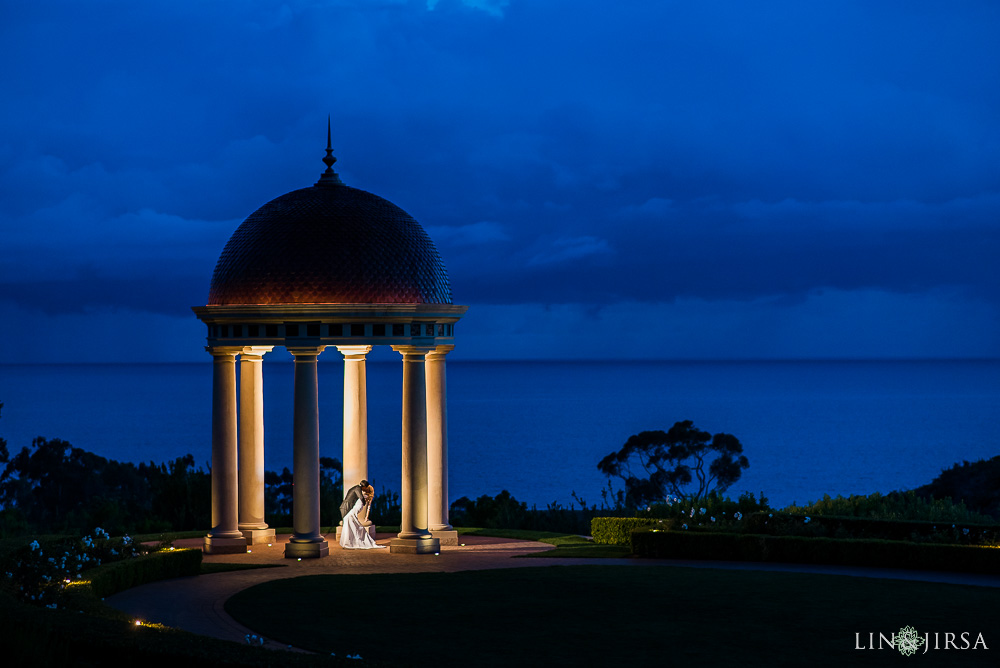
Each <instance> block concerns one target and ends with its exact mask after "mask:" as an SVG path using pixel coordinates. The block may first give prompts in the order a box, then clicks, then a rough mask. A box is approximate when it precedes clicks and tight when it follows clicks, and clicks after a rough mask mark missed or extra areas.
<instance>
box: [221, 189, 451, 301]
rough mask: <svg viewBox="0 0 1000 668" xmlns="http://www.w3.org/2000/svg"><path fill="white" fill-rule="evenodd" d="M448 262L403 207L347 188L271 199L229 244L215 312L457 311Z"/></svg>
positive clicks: (321, 190) (250, 218)
mask: <svg viewBox="0 0 1000 668" xmlns="http://www.w3.org/2000/svg"><path fill="white" fill-rule="evenodd" d="M451 303H452V301H451V286H450V284H449V282H448V275H447V273H446V271H445V268H444V263H442V261H441V257H440V256H439V255H438V252H437V249H435V248H434V244H433V242H431V240H430V238H429V237H428V236H427V233H426V232H424V230H423V228H421V227H420V225H419V223H417V221H415V220H414V219H413V218H411V217H410V215H409V214H407V213H406V212H405V211H403V210H402V209H400V208H399V207H398V206H396V205H395V204H392V203H391V202H389V201H387V200H385V199H382V198H381V197H378V196H377V195H373V194H371V193H369V192H365V191H364V190H359V189H357V188H351V187H349V186H345V185H342V184H339V183H338V184H336V185H332V184H323V183H321V184H317V185H315V186H312V187H310V188H303V189H301V190H294V191H292V192H290V193H287V194H285V195H282V196H281V197H278V198H277V199H274V200H271V201H270V202H268V203H267V204H265V205H264V206H262V207H261V208H259V209H257V211H255V212H254V213H252V214H251V215H250V217H249V218H247V219H246V220H245V221H244V222H243V224H242V225H240V226H239V228H238V229H237V230H236V232H234V233H233V236H232V237H231V238H230V239H229V242H228V243H227V244H226V247H225V249H223V251H222V255H221V256H220V257H219V262H218V264H216V266H215V273H214V274H213V275H212V286H211V288H210V289H209V294H208V304H209V305H219V306H226V305H236V304H267V305H270V304H451Z"/></svg>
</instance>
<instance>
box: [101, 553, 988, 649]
mask: <svg viewBox="0 0 1000 668" xmlns="http://www.w3.org/2000/svg"><path fill="white" fill-rule="evenodd" d="M288 538H289V537H288V536H287V535H285V536H278V542H276V543H274V544H273V545H271V546H270V547H268V546H266V545H255V546H254V547H253V552H252V553H249V554H228V555H215V556H213V555H205V557H204V561H205V563H256V564H275V565H278V566H281V567H279V568H256V569H251V570H243V571H229V572H225V573H215V574H212V575H202V576H198V577H188V578H177V579H174V580H164V581H161V582H154V583H151V584H148V585H143V586H141V587H135V588H133V589H129V590H126V591H123V592H121V593H119V594H116V595H115V596H111V597H109V598H108V599H107V601H106V603H108V604H109V605H111V606H113V607H115V608H117V609H119V610H122V611H123V612H126V613H128V614H129V615H133V616H134V617H136V618H137V619H141V620H144V621H149V622H158V623H161V624H165V625H167V626H171V627H174V628H180V629H184V630H186V631H191V632H192V633H197V634H200V635H205V636H212V637H215V638H222V639H224V640H233V641H236V642H245V637H246V635H247V634H252V633H254V631H252V630H251V629H248V628H246V627H244V626H242V625H240V624H239V623H237V622H236V620H234V619H233V618H232V617H230V616H229V615H228V614H226V611H225V609H224V605H225V602H226V600H227V599H229V597H230V596H232V595H233V594H235V593H236V592H239V591H242V590H243V589H246V588H247V587H252V586H253V585H256V584H260V583H261V582H267V581H270V580H279V579H283V578H295V577H299V576H302V575H319V574H341V573H342V574H354V575H357V574H369V575H376V574H379V573H442V572H444V573H451V572H455V571H469V570H486V569H493V568H530V567H539V566H555V565H579V566H582V565H603V566H614V565H633V566H634V565H660V566H675V567H689V568H725V569H733V570H756V571H783V572H797V573H819V574H829V575H850V576H855V577H873V578H888V579H902V580H921V581H928V582H942V583H950V584H963V585H975V586H986V587H1000V575H967V574H961V573H940V572H930V571H908V570H890V569H880V568H851V567H842V566H814V565H806V564H770V563H748V562H726V561H681V560H670V559H575V558H544V559H514V557H517V556H520V555H525V554H531V553H533V552H541V551H545V550H550V549H553V547H552V546H551V545H548V544H546V543H538V542H534V541H523V540H512V539H508V538H490V537H485V536H460V537H459V540H461V541H465V544H464V545H462V546H457V547H449V546H444V547H442V548H441V552H440V554H439V555H408V554H391V555H390V554H389V550H388V549H380V550H345V549H342V548H341V547H340V545H338V544H337V543H336V542H335V541H331V542H330V556H328V557H324V558H322V559H303V560H302V561H293V560H289V559H285V558H284V545H285V543H286V542H287V541H288ZM391 538H392V535H391V534H379V535H378V536H377V539H378V543H379V544H382V545H387V544H388V543H389V540H390V539H391ZM174 545H176V546H177V547H200V546H201V539H188V540H179V541H177V542H175V543H174ZM265 646H268V647H273V648H279V647H282V645H280V644H278V643H275V642H273V641H266V642H265Z"/></svg>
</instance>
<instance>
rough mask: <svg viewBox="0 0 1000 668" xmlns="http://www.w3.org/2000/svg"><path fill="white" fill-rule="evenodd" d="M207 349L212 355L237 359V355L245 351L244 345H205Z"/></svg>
mask: <svg viewBox="0 0 1000 668" xmlns="http://www.w3.org/2000/svg"><path fill="white" fill-rule="evenodd" d="M205 350H206V351H207V352H208V354H209V355H211V356H212V357H231V358H233V359H235V358H236V356H237V355H239V354H240V353H242V352H243V346H205Z"/></svg>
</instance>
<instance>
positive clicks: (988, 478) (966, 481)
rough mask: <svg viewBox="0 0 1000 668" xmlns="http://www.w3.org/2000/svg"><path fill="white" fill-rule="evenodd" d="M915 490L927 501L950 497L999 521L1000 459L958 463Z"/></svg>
mask: <svg viewBox="0 0 1000 668" xmlns="http://www.w3.org/2000/svg"><path fill="white" fill-rule="evenodd" d="M914 491H915V492H916V493H917V495H918V496H922V497H925V498H927V497H929V498H934V499H944V498H949V497H950V498H951V499H953V500H954V501H962V502H964V503H965V506H966V507H967V508H968V509H969V510H972V511H975V512H977V513H984V514H987V515H992V516H993V517H996V518H1000V456H997V457H992V458H990V459H980V460H979V461H977V462H972V463H971V464H970V463H969V462H962V463H961V464H955V465H954V466H952V467H951V468H950V469H946V470H944V471H942V472H941V474H940V475H938V477H936V478H934V480H933V482H931V483H930V484H928V485H924V486H923V487H918V488H917V489H916V490H914Z"/></svg>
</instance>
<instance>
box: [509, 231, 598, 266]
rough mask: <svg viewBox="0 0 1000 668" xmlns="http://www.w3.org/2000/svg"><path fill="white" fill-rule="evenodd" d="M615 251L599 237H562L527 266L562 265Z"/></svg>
mask: <svg viewBox="0 0 1000 668" xmlns="http://www.w3.org/2000/svg"><path fill="white" fill-rule="evenodd" d="M613 252H614V251H613V250H612V249H611V247H610V246H608V242H607V241H606V240H605V239H599V238H597V237H560V238H558V239H555V240H553V241H552V243H551V244H550V245H549V246H548V247H547V248H545V249H544V250H542V251H541V252H539V253H536V254H534V255H532V256H531V257H530V258H529V259H528V262H527V266H529V267H533V266H538V265H545V264H561V263H565V262H573V261H575V260H579V259H582V258H586V257H592V256H595V255H607V254H611V253H613Z"/></svg>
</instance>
